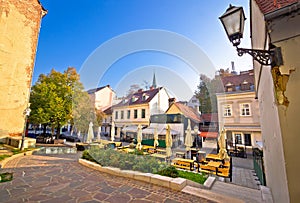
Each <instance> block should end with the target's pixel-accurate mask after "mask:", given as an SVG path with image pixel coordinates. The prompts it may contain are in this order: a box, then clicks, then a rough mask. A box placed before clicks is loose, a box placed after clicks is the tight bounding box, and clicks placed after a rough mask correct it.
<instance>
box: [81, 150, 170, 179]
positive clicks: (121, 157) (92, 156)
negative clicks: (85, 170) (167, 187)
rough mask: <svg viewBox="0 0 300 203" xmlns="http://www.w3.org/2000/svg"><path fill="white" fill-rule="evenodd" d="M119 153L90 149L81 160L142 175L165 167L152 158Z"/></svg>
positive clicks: (164, 164) (137, 152)
mask: <svg viewBox="0 0 300 203" xmlns="http://www.w3.org/2000/svg"><path fill="white" fill-rule="evenodd" d="M136 154H140V152H139V151H138V150H136V151H135V152H133V153H132V154H130V153H128V154H126V153H121V152H118V151H115V150H113V149H106V150H105V149H100V148H91V149H89V150H85V151H84V152H83V155H82V158H84V159H87V160H90V161H94V162H96V163H99V164H100V165H101V166H112V167H116V168H120V169H122V170H134V171H140V172H144V173H157V172H158V171H161V170H162V169H164V168H166V167H167V164H166V163H161V162H160V161H158V160H157V159H156V158H154V157H150V156H141V155H136Z"/></svg>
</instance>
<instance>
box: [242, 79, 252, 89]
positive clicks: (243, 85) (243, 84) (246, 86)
mask: <svg viewBox="0 0 300 203" xmlns="http://www.w3.org/2000/svg"><path fill="white" fill-rule="evenodd" d="M241 90H250V83H249V82H247V81H246V80H244V81H243V82H242V84H241Z"/></svg>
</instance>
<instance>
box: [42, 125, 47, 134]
mask: <svg viewBox="0 0 300 203" xmlns="http://www.w3.org/2000/svg"><path fill="white" fill-rule="evenodd" d="M46 130H47V124H43V133H44V134H46Z"/></svg>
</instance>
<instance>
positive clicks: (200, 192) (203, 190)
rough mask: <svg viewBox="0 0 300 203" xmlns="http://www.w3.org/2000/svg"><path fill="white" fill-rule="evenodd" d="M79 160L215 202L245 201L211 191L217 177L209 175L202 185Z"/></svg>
mask: <svg viewBox="0 0 300 203" xmlns="http://www.w3.org/2000/svg"><path fill="white" fill-rule="evenodd" d="M78 162H79V163H80V164H81V165H83V166H86V167H88V168H91V169H94V170H97V171H100V172H104V173H108V174H111V175H116V176H121V177H125V178H132V179H135V180H139V181H143V182H147V183H151V184H154V185H160V186H163V187H167V188H170V189H173V190H176V191H181V192H184V193H188V194H191V195H194V196H198V197H202V198H205V199H209V200H212V201H215V202H220V203H221V202H222V203H223V202H231V203H242V202H244V201H242V200H240V199H237V198H234V197H228V196H225V195H222V194H218V193H215V192H211V191H209V189H210V188H211V187H212V185H213V184H214V182H215V177H209V178H208V179H207V180H206V181H205V183H204V184H203V185H201V184H198V183H195V182H193V181H190V180H186V179H184V178H170V177H166V176H161V175H157V174H152V173H142V172H137V171H131V170H120V169H119V168H114V167H102V166H100V165H99V164H97V163H95V162H91V161H88V160H86V159H79V160H78Z"/></svg>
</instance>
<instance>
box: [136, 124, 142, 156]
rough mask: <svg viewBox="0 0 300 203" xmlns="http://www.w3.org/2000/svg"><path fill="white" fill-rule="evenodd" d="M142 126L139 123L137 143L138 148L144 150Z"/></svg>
mask: <svg viewBox="0 0 300 203" xmlns="http://www.w3.org/2000/svg"><path fill="white" fill-rule="evenodd" d="M142 139H143V137H142V126H141V124H139V125H138V129H137V145H136V148H137V149H139V150H142Z"/></svg>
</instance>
